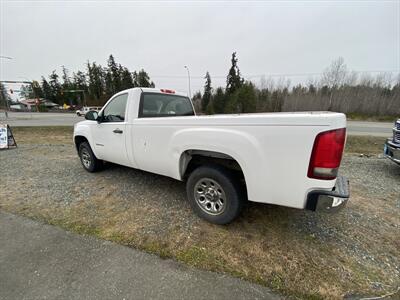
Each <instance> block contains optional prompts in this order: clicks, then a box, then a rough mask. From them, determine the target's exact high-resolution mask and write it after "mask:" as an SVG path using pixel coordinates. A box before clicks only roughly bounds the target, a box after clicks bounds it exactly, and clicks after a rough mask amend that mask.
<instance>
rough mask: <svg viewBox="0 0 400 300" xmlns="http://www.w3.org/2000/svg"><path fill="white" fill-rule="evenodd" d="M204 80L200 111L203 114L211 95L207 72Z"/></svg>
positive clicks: (209, 78)
mask: <svg viewBox="0 0 400 300" xmlns="http://www.w3.org/2000/svg"><path fill="white" fill-rule="evenodd" d="M204 78H205V79H206V83H205V85H204V93H203V98H202V99H201V111H202V112H203V113H204V112H206V110H207V106H208V104H209V103H210V101H211V95H212V88H211V77H210V74H209V73H208V71H207V73H206V76H205V77H204Z"/></svg>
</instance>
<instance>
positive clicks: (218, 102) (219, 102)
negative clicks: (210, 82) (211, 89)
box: [212, 87, 226, 114]
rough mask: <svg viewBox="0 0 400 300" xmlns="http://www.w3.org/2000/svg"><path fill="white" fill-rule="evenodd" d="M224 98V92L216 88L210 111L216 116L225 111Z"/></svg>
mask: <svg viewBox="0 0 400 300" xmlns="http://www.w3.org/2000/svg"><path fill="white" fill-rule="evenodd" d="M225 100H226V96H225V93H224V90H223V89H222V88H221V87H218V88H217V89H216V91H215V95H214V96H213V99H212V110H213V111H214V113H216V114H222V113H223V112H224V109H225V102H226V101H225Z"/></svg>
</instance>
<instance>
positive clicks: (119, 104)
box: [101, 94, 128, 122]
mask: <svg viewBox="0 0 400 300" xmlns="http://www.w3.org/2000/svg"><path fill="white" fill-rule="evenodd" d="M127 100H128V94H122V95H118V96H116V97H114V98H113V99H112V100H111V101H110V103H108V104H107V106H106V107H105V108H104V110H103V113H102V118H101V119H102V120H101V121H102V122H124V121H125V109H126V102H127Z"/></svg>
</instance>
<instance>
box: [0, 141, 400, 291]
mask: <svg viewBox="0 0 400 300" xmlns="http://www.w3.org/2000/svg"><path fill="white" fill-rule="evenodd" d="M0 162H1V170H2V189H1V190H0V209H3V210H6V211H10V212H13V213H19V214H23V215H27V216H30V217H33V218H39V219H42V220H46V221H48V222H50V223H53V224H60V225H61V226H64V227H66V228H69V229H72V230H75V231H78V232H84V233H91V234H95V235H97V236H100V237H102V238H106V239H111V240H114V241H120V242H121V243H124V244H128V245H131V246H134V247H138V248H142V249H145V250H148V251H151V252H155V253H157V254H159V255H161V256H163V255H165V256H168V257H174V258H176V259H178V260H181V261H184V262H186V263H188V264H191V265H195V266H198V267H201V268H205V269H211V270H218V271H227V272H230V273H233V274H235V275H237V276H240V277H244V278H248V279H250V280H255V281H257V282H260V283H262V284H266V285H268V286H270V287H272V288H273V289H275V290H278V291H281V292H283V293H285V294H288V295H292V296H294V297H299V298H307V297H311V296H316V297H323V298H325V297H327V298H338V297H339V296H340V297H347V298H354V299H358V298H359V297H361V296H362V295H364V296H365V295H368V296H371V295H382V294H385V293H389V292H393V291H395V290H396V289H397V287H398V286H400V280H399V278H400V255H399V252H398V249H399V248H400V242H399V239H398V237H399V234H400V220H399V213H400V167H399V166H397V165H395V164H394V163H392V162H390V161H388V160H386V159H384V158H379V157H377V156H373V157H369V158H368V157H359V156H357V155H347V156H345V158H344V161H343V164H342V168H341V172H342V174H343V175H345V176H347V177H349V179H350V182H351V191H352V197H351V201H350V202H349V204H348V206H347V207H346V208H345V210H343V211H342V212H340V213H338V214H335V215H326V214H316V213H312V212H307V211H301V210H295V209H289V208H283V207H277V206H271V205H261V204H255V203H250V204H249V205H248V206H247V207H246V209H245V211H244V213H243V215H242V216H241V217H240V218H239V220H238V221H236V222H234V223H233V224H231V225H229V226H215V225H211V224H208V223H206V222H204V221H202V220H200V219H198V218H197V217H196V216H195V215H194V214H193V213H192V212H191V210H190V207H189V204H188V203H187V201H186V200H185V198H186V196H185V186H184V183H181V182H177V181H175V180H172V179H169V178H166V177H162V176H157V175H153V174H150V173H146V172H142V171H138V170H133V169H129V168H125V167H121V166H117V165H113V164H108V165H107V166H106V168H105V170H104V171H102V172H99V173H96V174H90V173H87V172H86V171H84V170H83V168H82V167H81V165H80V162H79V160H78V158H77V155H76V152H75V149H74V148H73V146H72V145H71V144H57V145H54V144H53V145H51V144H22V145H20V146H19V147H18V148H17V149H13V150H6V151H1V152H0ZM206 249H207V251H206ZM209 249H211V250H209Z"/></svg>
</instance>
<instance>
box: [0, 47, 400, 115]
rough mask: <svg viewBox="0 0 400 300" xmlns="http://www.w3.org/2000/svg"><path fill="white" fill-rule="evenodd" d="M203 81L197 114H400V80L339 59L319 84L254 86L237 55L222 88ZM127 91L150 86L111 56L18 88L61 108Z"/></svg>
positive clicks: (1, 94) (2, 97)
mask: <svg viewBox="0 0 400 300" xmlns="http://www.w3.org/2000/svg"><path fill="white" fill-rule="evenodd" d="M204 78H205V84H204V89H203V91H202V92H200V91H199V92H197V93H195V95H194V96H193V99H192V100H193V102H194V105H195V109H196V112H198V113H202V114H221V113H254V112H280V111H319V110H321V111H322V110H323V111H325V110H330V111H338V112H343V113H346V114H350V115H354V116H356V115H361V116H389V117H390V116H399V115H400V75H398V77H397V78H393V74H391V73H382V74H378V75H376V76H372V75H371V74H368V73H361V74H360V73H357V72H352V71H349V70H348V68H347V66H346V64H345V63H344V60H343V58H340V57H339V58H338V59H336V60H334V61H333V62H332V63H331V65H330V66H328V67H327V68H326V69H325V70H324V72H323V73H322V76H321V77H320V78H319V79H309V80H308V82H307V83H306V84H304V83H303V84H298V85H295V86H291V84H290V80H288V79H286V78H284V77H281V78H278V79H273V78H272V77H270V78H265V77H262V78H261V80H260V82H259V84H257V85H256V84H255V83H254V82H251V81H249V80H245V79H244V78H243V76H242V74H241V72H240V70H239V67H238V58H237V55H236V52H234V53H232V56H231V66H230V68H229V70H228V75H227V78H226V85H225V86H224V87H216V88H213V87H212V81H211V75H210V73H209V72H206V74H205V77H204ZM132 87H154V83H153V82H152V81H151V80H150V77H149V75H148V74H147V73H146V71H144V70H143V69H141V70H139V71H134V72H133V73H132V72H131V71H130V70H129V69H128V68H126V67H124V66H122V65H121V64H118V63H116V61H115V59H114V57H113V56H112V55H110V57H109V58H108V61H107V67H102V66H101V65H100V64H96V63H95V62H92V63H90V62H87V63H86V70H85V71H78V72H76V73H73V74H72V76H70V75H69V71H68V70H67V69H66V68H65V67H62V74H61V76H59V75H58V74H57V73H56V72H55V71H53V72H52V73H51V74H50V75H49V76H48V79H46V78H45V77H42V80H41V82H40V84H37V85H32V87H28V86H25V87H22V88H21V96H24V97H25V98H36V97H41V98H45V99H48V100H51V101H53V102H55V103H58V104H60V105H62V104H64V103H67V104H78V105H79V104H84V103H86V104H87V105H103V104H104V103H105V102H106V101H107V100H108V99H109V98H110V97H111V96H112V95H113V94H115V93H117V92H119V91H121V90H124V89H127V88H132ZM6 99H9V95H8V94H7V91H6V90H5V88H4V86H3V85H1V84H0V101H2V103H4V102H5V101H6ZM84 100H85V102H84ZM0 105H1V103H0ZM3 106H4V105H3Z"/></svg>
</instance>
